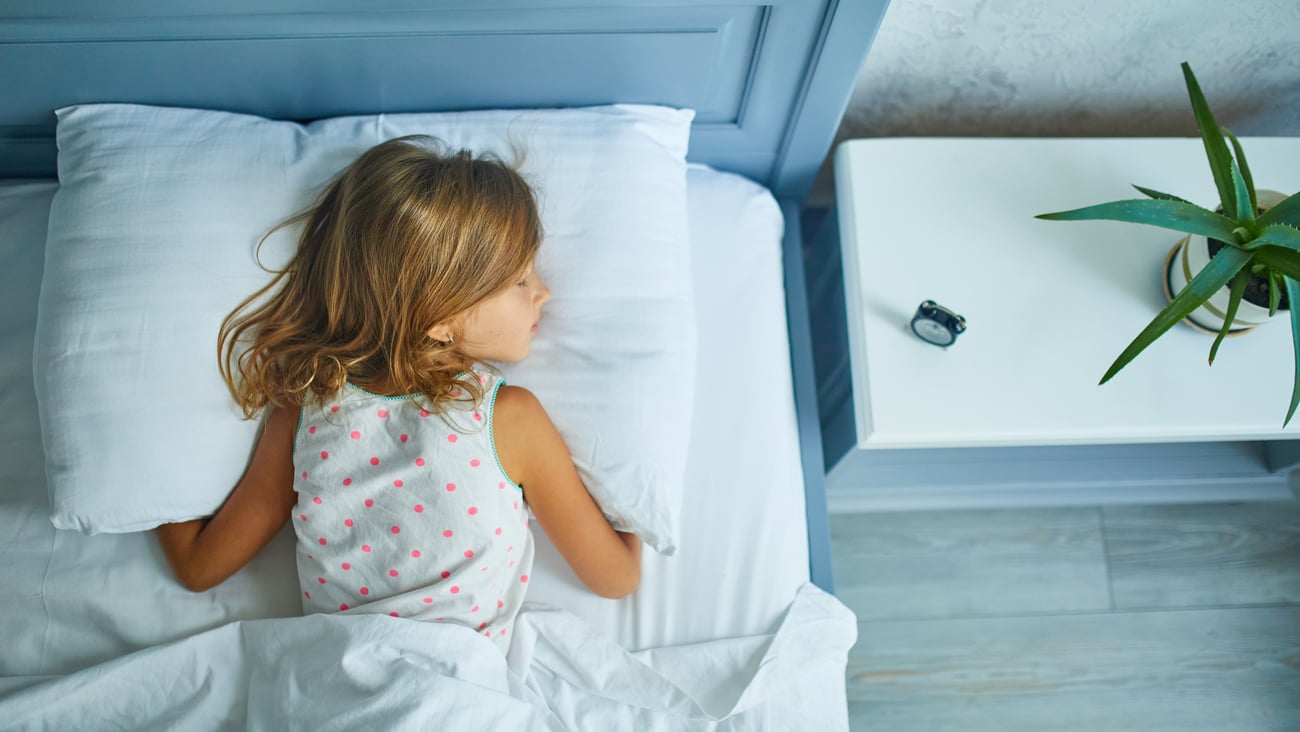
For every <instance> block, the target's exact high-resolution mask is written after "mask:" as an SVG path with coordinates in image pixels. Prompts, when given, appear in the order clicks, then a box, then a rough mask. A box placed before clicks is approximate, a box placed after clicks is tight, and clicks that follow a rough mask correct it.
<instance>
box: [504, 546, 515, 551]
mask: <svg viewBox="0 0 1300 732" xmlns="http://www.w3.org/2000/svg"><path fill="white" fill-rule="evenodd" d="M514 550H515V548H514V547H513V546H508V547H506V551H508V552H512V551H514Z"/></svg>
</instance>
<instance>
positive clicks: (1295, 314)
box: [1282, 277, 1300, 428]
mask: <svg viewBox="0 0 1300 732" xmlns="http://www.w3.org/2000/svg"><path fill="white" fill-rule="evenodd" d="M1285 282H1286V296H1287V297H1288V298H1289V299H1290V300H1291V344H1292V346H1293V350H1294V351H1295V364H1294V365H1295V384H1294V385H1293V386H1292V387H1291V406H1290V407H1289V408H1287V410H1286V419H1284V420H1282V427H1283V428H1285V427H1286V426H1287V424H1288V423H1289V422H1290V421H1291V417H1292V416H1293V415H1294V414H1295V408H1296V405H1297V404H1300V284H1297V283H1296V281H1295V280H1293V279H1291V278H1290V277H1287V278H1285Z"/></svg>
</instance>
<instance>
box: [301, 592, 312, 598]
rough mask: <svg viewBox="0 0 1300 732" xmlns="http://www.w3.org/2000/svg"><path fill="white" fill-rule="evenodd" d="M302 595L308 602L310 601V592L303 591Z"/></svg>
mask: <svg viewBox="0 0 1300 732" xmlns="http://www.w3.org/2000/svg"><path fill="white" fill-rule="evenodd" d="M302 594H303V596H304V597H306V598H307V599H308V600H310V599H311V593H310V592H306V591H304V592H303V593H302Z"/></svg>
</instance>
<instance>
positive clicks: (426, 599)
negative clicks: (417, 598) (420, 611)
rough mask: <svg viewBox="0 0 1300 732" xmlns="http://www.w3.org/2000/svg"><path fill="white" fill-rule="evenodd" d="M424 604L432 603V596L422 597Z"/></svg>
mask: <svg viewBox="0 0 1300 732" xmlns="http://www.w3.org/2000/svg"><path fill="white" fill-rule="evenodd" d="M424 604H425V605H432V604H433V598H432V597H426V598H424Z"/></svg>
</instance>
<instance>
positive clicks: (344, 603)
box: [339, 602, 348, 610]
mask: <svg viewBox="0 0 1300 732" xmlns="http://www.w3.org/2000/svg"><path fill="white" fill-rule="evenodd" d="M339 609H340V610H347V609H348V604H347V603H346V602H341V603H339Z"/></svg>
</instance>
